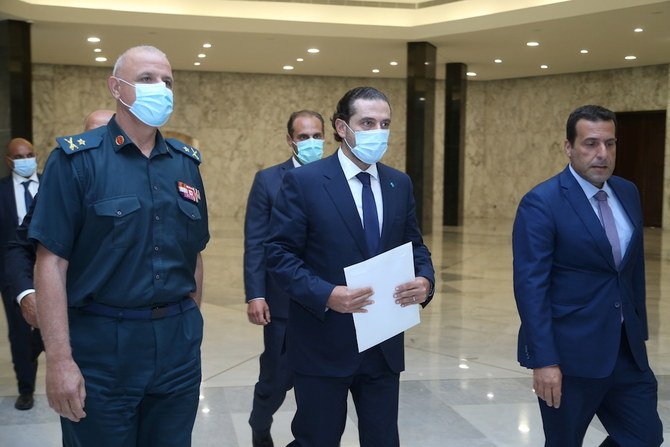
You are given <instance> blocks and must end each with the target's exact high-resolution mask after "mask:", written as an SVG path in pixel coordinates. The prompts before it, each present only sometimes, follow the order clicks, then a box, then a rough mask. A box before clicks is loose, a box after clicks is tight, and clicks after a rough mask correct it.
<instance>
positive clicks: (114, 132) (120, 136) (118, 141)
mask: <svg viewBox="0 0 670 447" xmlns="http://www.w3.org/2000/svg"><path fill="white" fill-rule="evenodd" d="M107 132H109V136H110V138H111V139H112V143H113V144H112V146H113V147H114V152H118V151H119V150H120V149H121V148H123V147H126V146H127V145H129V144H132V145H133V146H135V143H133V140H131V139H130V137H129V136H128V135H127V134H126V133H125V132H124V131H123V129H121V126H119V123H117V122H116V115H114V116H113V117H112V119H111V120H109V123H108V124H107ZM135 147H137V146H135ZM159 154H169V155H170V156H171V157H172V156H173V155H172V151H169V150H168V147H167V145H166V144H165V139H164V138H163V135H161V132H160V130H157V131H156V144H155V145H154V148H153V150H152V151H151V156H155V155H159Z"/></svg>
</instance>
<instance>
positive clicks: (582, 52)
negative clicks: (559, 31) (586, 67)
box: [579, 48, 589, 54]
mask: <svg viewBox="0 0 670 447" xmlns="http://www.w3.org/2000/svg"><path fill="white" fill-rule="evenodd" d="M579 52H580V53H581V54H589V50H587V49H586V48H584V49H583V50H579Z"/></svg>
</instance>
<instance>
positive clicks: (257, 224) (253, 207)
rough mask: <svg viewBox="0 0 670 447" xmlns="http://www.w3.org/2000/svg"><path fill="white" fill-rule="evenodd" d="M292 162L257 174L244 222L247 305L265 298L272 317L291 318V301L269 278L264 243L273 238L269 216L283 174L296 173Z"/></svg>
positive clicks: (286, 162)
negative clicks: (289, 309) (289, 308)
mask: <svg viewBox="0 0 670 447" xmlns="http://www.w3.org/2000/svg"><path fill="white" fill-rule="evenodd" d="M293 168H294V166H293V160H292V159H288V160H287V161H285V162H283V163H280V164H278V165H275V166H271V167H269V168H266V169H263V170H261V171H258V172H257V173H256V177H254V183H253V185H252V186H251V191H250V192H249V199H248V200H247V213H246V217H245V219H244V292H245V296H246V301H247V302H249V300H251V299H253V298H259V297H264V298H265V300H266V302H267V304H268V306H269V307H270V315H271V317H279V318H288V303H289V301H290V297H289V296H288V295H287V294H286V292H284V291H283V290H282V288H281V287H279V286H278V285H277V284H276V283H275V282H274V280H273V278H272V277H271V276H270V275H269V274H267V269H266V267H265V247H264V245H263V244H264V243H265V241H266V239H267V238H268V235H269V234H270V214H271V212H272V207H273V206H274V203H275V199H276V197H277V194H278V193H279V189H280V188H281V183H282V179H283V178H284V174H285V173H286V172H288V171H289V170H291V169H293Z"/></svg>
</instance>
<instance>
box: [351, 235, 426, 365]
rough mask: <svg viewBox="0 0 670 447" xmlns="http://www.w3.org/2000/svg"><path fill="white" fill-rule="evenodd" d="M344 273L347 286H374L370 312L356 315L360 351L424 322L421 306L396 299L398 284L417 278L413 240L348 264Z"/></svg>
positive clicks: (355, 324) (369, 307) (356, 287)
mask: <svg viewBox="0 0 670 447" xmlns="http://www.w3.org/2000/svg"><path fill="white" fill-rule="evenodd" d="M344 276H345V278H346V280H347V287H350V288H353V289H358V288H360V287H372V290H373V292H374V294H373V295H372V300H373V301H374V304H371V305H370V306H368V307H366V309H367V310H368V311H367V312H366V313H355V314H354V326H355V327H356V340H357V341H358V352H363V351H365V350H366V349H368V348H371V347H373V346H375V345H378V344H379V343H381V342H383V341H384V340H388V339H389V338H391V337H393V336H394V335H397V334H399V333H401V332H403V331H406V330H407V329H409V328H411V327H412V326H416V325H417V324H419V323H420V322H421V317H420V315H419V307H420V306H419V305H413V306H407V307H401V306H400V305H399V304H396V303H395V299H394V298H393V293H394V292H395V288H396V287H397V286H399V285H400V284H404V283H406V282H409V281H412V280H413V279H414V278H415V276H414V254H413V251H412V243H411V242H408V243H406V244H404V245H401V246H399V247H396V248H394V249H392V250H389V251H387V252H384V253H382V254H380V255H377V256H375V257H374V258H370V259H368V260H366V261H363V262H360V263H358V264H354V265H350V266H349V267H345V269H344Z"/></svg>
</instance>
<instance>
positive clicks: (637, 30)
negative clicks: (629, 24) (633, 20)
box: [633, 28, 644, 33]
mask: <svg viewBox="0 0 670 447" xmlns="http://www.w3.org/2000/svg"><path fill="white" fill-rule="evenodd" d="M633 31H634V32H636V33H641V32H642V31H644V29H642V28H635V29H634V30H633Z"/></svg>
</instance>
